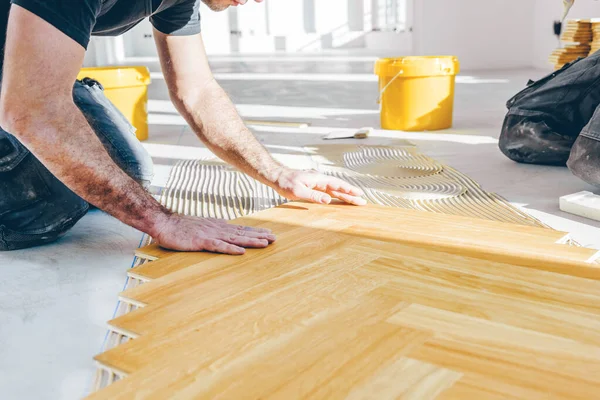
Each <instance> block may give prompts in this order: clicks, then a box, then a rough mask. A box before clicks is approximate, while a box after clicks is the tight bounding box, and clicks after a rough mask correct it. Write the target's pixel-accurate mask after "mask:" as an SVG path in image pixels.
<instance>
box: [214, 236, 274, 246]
mask: <svg viewBox="0 0 600 400" xmlns="http://www.w3.org/2000/svg"><path fill="white" fill-rule="evenodd" d="M219 238H220V239H221V240H222V241H224V242H227V243H230V244H233V245H236V246H241V247H246V248H248V247H250V248H256V249H262V248H265V247H267V246H268V245H269V241H268V240H267V239H258V238H253V237H248V236H239V235H236V234H232V233H223V234H222V235H221V236H220V237H219Z"/></svg>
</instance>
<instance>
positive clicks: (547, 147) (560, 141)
mask: <svg viewBox="0 0 600 400" xmlns="http://www.w3.org/2000/svg"><path fill="white" fill-rule="evenodd" d="M574 140H575V138H573V137H570V136H568V135H562V134H560V133H557V132H556V131H554V130H553V129H552V128H550V127H549V126H548V123H547V122H545V121H544V120H543V119H542V118H541V117H527V116H521V115H512V114H509V115H507V116H506V118H505V120H504V124H503V126H502V132H501V134H500V140H499V142H498V146H499V147H500V150H501V151H502V153H503V154H504V155H505V156H507V157H508V158H510V159H511V160H513V161H516V162H519V163H526V164H544V165H565V163H566V162H567V159H568V158H569V153H570V151H571V146H572V145H573V142H574Z"/></svg>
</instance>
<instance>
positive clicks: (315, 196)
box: [294, 186, 331, 204]
mask: <svg viewBox="0 0 600 400" xmlns="http://www.w3.org/2000/svg"><path fill="white" fill-rule="evenodd" d="M294 196H296V197H297V200H305V201H311V202H313V203H318V204H329V203H331V196H330V195H328V194H327V193H325V192H320V191H318V190H312V189H310V188H308V187H307V186H302V187H301V188H300V189H296V190H295V191H294Z"/></svg>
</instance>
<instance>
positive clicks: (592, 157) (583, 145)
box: [567, 136, 600, 187]
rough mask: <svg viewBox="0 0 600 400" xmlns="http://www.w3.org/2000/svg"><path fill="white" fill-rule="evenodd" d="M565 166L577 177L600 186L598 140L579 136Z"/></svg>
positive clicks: (599, 142) (599, 146)
mask: <svg viewBox="0 0 600 400" xmlns="http://www.w3.org/2000/svg"><path fill="white" fill-rule="evenodd" d="M567 166H568V167H569V169H570V170H571V172H572V173H573V175H575V176H576V177H578V178H579V179H581V180H583V181H584V182H587V183H589V184H590V185H594V186H597V187H600V141H598V140H595V139H591V138H589V137H586V136H579V138H578V139H577V141H576V142H575V144H574V145H573V149H572V150H571V155H570V156H569V160H568V161H567Z"/></svg>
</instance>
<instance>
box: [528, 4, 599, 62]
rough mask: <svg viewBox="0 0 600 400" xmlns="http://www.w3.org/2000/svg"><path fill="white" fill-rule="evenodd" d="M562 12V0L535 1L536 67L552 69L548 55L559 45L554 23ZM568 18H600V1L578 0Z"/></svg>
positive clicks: (534, 53) (534, 55)
mask: <svg viewBox="0 0 600 400" xmlns="http://www.w3.org/2000/svg"><path fill="white" fill-rule="evenodd" d="M562 14H563V6H562V1H558V0H536V1H535V14H534V24H533V26H534V30H533V43H534V46H533V52H532V64H533V66H535V67H536V68H544V69H552V66H551V65H550V64H549V63H548V56H549V55H550V53H552V50H554V49H555V48H557V47H558V39H557V38H556V36H555V35H554V32H553V30H552V24H553V22H554V21H555V20H559V19H560V18H561V17H562ZM568 18H600V1H596V0H576V1H575V5H574V6H573V8H572V9H571V12H570V13H569V16H568Z"/></svg>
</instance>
